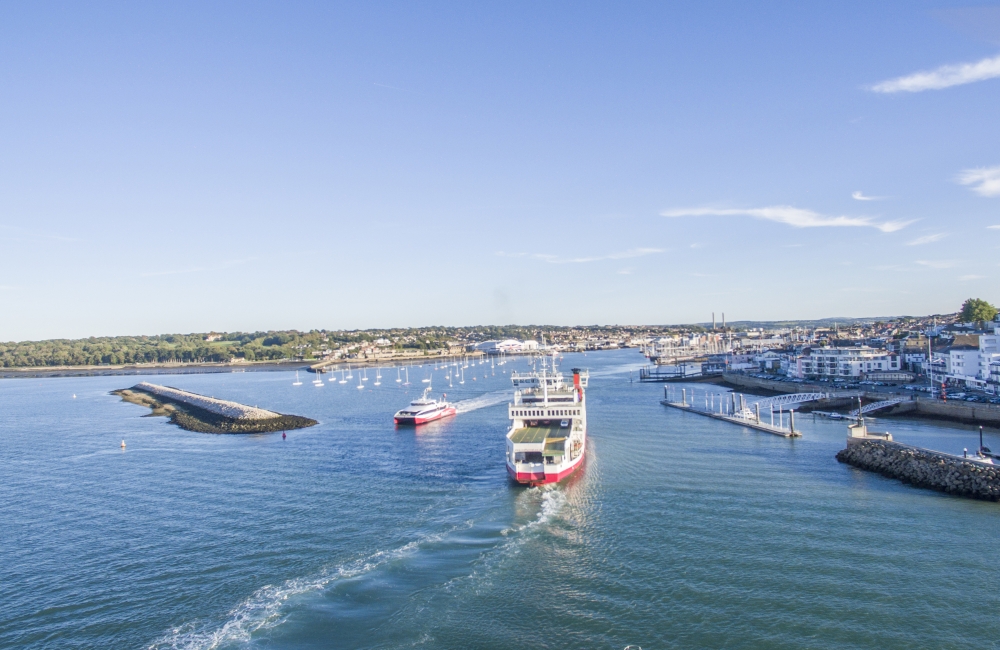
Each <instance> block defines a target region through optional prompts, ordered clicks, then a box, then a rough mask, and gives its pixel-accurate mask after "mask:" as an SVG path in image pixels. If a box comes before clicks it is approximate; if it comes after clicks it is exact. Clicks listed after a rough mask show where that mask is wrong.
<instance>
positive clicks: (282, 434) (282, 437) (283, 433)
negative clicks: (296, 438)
mask: <svg viewBox="0 0 1000 650" xmlns="http://www.w3.org/2000/svg"><path fill="white" fill-rule="evenodd" d="M285 437H286V436H285V432H284V431H282V432H281V439H282V440H284V439H285Z"/></svg>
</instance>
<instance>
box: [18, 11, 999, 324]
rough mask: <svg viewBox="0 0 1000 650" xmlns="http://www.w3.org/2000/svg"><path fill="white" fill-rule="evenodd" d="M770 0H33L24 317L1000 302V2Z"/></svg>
mask: <svg viewBox="0 0 1000 650" xmlns="http://www.w3.org/2000/svg"><path fill="white" fill-rule="evenodd" d="M759 4H762V5H763V6H757V4H755V3H722V2H719V3H703V2H690V3H670V4H669V5H667V4H665V3H649V4H643V3H628V4H623V3H605V4H597V3H563V4H557V3H534V2H532V3H495V4H493V5H487V4H485V3H451V4H444V3H375V2H366V3H354V4H343V5H337V4H333V3H325V2H324V3H315V4H313V3H277V2H275V3H252V2H239V3H204V2H191V3H182V2H172V3H120V4H102V3H86V4H84V3H45V2H38V3H27V2H22V3H4V4H2V5H0V340H14V339H40V338H48V337H57V336H66V337H76V336H90V335H108V334H140V333H160V332H187V331H207V330H211V329H215V330H237V329H239V330H257V329H283V328H300V329H311V328H363V327H388V326H406V325H430V324H452V325H467V324H479V323H523V324H527V323H551V324H580V323H612V324H613V323H678V322H692V321H706V320H708V319H709V318H710V317H711V313H712V312H713V311H714V312H716V313H717V314H720V313H721V312H726V316H727V318H728V319H729V320H736V319H786V318H821V317H827V316H876V315H895V314H925V313H937V312H947V311H954V310H956V309H957V308H958V306H959V305H960V304H961V302H962V301H963V300H964V299H965V298H968V297H970V296H976V297H982V298H985V299H987V300H990V301H993V302H1000V295H998V291H997V278H998V275H1000V273H998V271H1000V267H998V262H1000V256H998V255H997V251H998V248H1000V228H992V229H991V228H990V226H1000V137H998V136H1000V120H998V119H997V111H998V108H997V107H1000V4H992V5H989V6H977V7H969V6H967V5H964V4H951V3H943V2H913V1H908V2H897V3H892V2H886V3H878V4H876V3H870V2H857V3H849V2H838V3H825V4H821V3H794V2H788V3H767V4H763V3H759ZM869 199H870V200H869Z"/></svg>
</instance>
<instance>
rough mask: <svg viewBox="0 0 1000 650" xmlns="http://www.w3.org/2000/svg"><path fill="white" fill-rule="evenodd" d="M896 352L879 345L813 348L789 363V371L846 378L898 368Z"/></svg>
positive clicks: (806, 376)
mask: <svg viewBox="0 0 1000 650" xmlns="http://www.w3.org/2000/svg"><path fill="white" fill-rule="evenodd" d="M899 366H900V359H899V355H898V354H890V353H889V352H888V351H886V350H883V349H879V348H870V347H868V346H862V347H859V348H814V349H813V350H812V351H811V352H810V354H808V355H804V356H800V357H798V358H797V359H795V361H794V364H793V363H791V362H790V363H789V366H788V374H789V375H792V376H794V377H799V378H803V379H804V378H813V377H831V378H832V377H836V378H841V379H848V378H852V377H861V376H862V375H865V374H867V373H869V372H893V371H898V370H899V369H900V367H899Z"/></svg>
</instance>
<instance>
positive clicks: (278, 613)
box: [147, 398, 566, 650]
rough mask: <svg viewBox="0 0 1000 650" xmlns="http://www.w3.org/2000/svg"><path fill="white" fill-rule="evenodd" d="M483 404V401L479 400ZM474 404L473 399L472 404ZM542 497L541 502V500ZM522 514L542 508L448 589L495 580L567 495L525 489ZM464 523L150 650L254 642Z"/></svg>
mask: <svg viewBox="0 0 1000 650" xmlns="http://www.w3.org/2000/svg"><path fill="white" fill-rule="evenodd" d="M477 399H480V398H477ZM469 401H472V400H469ZM539 493H541V498H540V499H539ZM518 502H519V503H518V504H517V506H516V507H517V508H518V509H525V510H529V509H530V510H533V509H535V508H537V509H538V513H537V515H536V516H535V517H533V518H532V519H530V520H529V521H527V522H524V523H519V524H516V525H513V526H510V527H508V528H506V529H504V530H502V531H501V535H502V536H503V539H502V541H500V542H499V545H498V546H494V547H493V549H492V550H491V551H484V552H483V554H482V555H481V556H480V559H479V561H478V562H477V563H476V564H478V566H477V567H476V568H475V569H474V570H473V572H472V574H471V575H467V576H465V577H464V579H463V578H459V579H453V580H451V581H449V582H448V583H446V584H445V585H444V587H445V589H446V590H447V591H450V590H452V589H454V588H456V587H459V585H460V584H461V583H463V582H465V581H468V580H470V579H471V580H472V581H473V582H474V583H475V582H481V581H482V580H484V579H487V577H488V576H490V575H492V573H493V569H494V568H495V567H496V565H497V564H499V563H503V562H505V561H506V560H508V559H509V558H511V557H514V556H515V555H516V554H517V553H518V551H519V549H520V547H521V545H522V544H523V543H524V542H525V541H526V539H528V538H530V537H532V535H530V534H529V533H530V532H531V531H535V530H544V527H545V526H546V524H548V523H549V522H551V521H552V520H553V519H554V518H555V517H557V516H558V515H559V512H560V511H561V510H562V509H563V507H564V506H565V504H566V495H565V493H564V492H563V490H561V489H559V488H556V487H554V486H543V487H539V488H530V489H528V490H524V492H523V493H522V495H520V496H519V498H518ZM473 525H474V522H472V521H466V522H463V523H462V524H459V525H456V526H452V527H450V528H449V529H448V530H446V531H442V532H441V533H437V534H433V535H426V536H424V537H422V538H420V539H418V540H414V541H412V542H409V543H407V544H404V545H403V546H400V547H398V548H395V549H390V550H385V551H379V552H376V553H372V554H370V555H368V556H366V557H363V558H360V559H358V560H355V561H353V562H348V563H345V564H341V565H338V566H335V567H331V568H328V569H324V570H322V571H320V572H319V573H317V574H315V575H313V576H309V577H305V578H295V579H292V580H286V581H285V582H284V583H282V584H280V585H267V586H264V587H261V588H260V589H258V590H257V591H255V592H254V593H253V594H252V595H250V596H249V597H248V598H246V599H245V600H243V601H242V602H241V603H239V604H238V605H237V606H236V607H234V608H233V609H232V610H230V611H229V613H228V615H227V616H226V618H225V621H224V622H221V623H220V621H218V620H216V621H206V620H194V621H189V622H187V623H184V624H183V625H179V626H177V627H175V628H172V629H170V630H169V631H168V632H167V633H166V634H164V635H163V636H161V637H160V638H158V639H156V640H155V641H153V642H152V643H150V644H149V645H148V646H147V648H148V650H168V649H176V650H215V649H216V648H222V647H230V646H234V645H242V644H247V643H250V642H251V641H252V640H253V636H254V634H255V633H259V632H262V631H266V630H270V629H273V628H275V627H278V626H279V625H281V624H282V623H284V622H285V621H286V620H287V618H288V616H289V614H290V613H291V612H292V610H293V607H294V605H295V603H296V601H298V600H300V599H301V598H303V597H308V596H309V595H311V594H319V593H321V592H323V591H324V590H326V589H327V588H329V587H330V586H331V585H333V584H334V583H336V582H337V581H340V580H347V579H350V578H355V577H357V576H363V575H365V574H368V573H371V572H373V571H377V570H378V569H380V568H382V567H384V566H385V565H387V564H390V563H392V562H394V561H398V560H401V559H404V558H407V557H409V556H411V555H414V554H416V553H418V552H420V549H421V548H422V547H425V546H426V545H428V544H435V543H438V542H441V541H444V540H445V539H447V538H448V537H449V536H450V535H451V534H452V533H454V532H456V531H457V530H458V529H460V528H467V527H469V526H473Z"/></svg>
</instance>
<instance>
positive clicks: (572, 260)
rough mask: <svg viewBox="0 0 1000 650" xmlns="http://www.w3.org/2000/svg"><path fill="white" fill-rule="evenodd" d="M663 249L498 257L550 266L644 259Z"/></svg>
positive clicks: (498, 253) (508, 254) (499, 253)
mask: <svg viewBox="0 0 1000 650" xmlns="http://www.w3.org/2000/svg"><path fill="white" fill-rule="evenodd" d="M662 252H664V250H663V249H662V248H632V249H629V250H627V251H621V252H618V253H608V254H607V255H595V256H593V257H562V256H560V255H553V254H550V253H505V252H504V251H497V256H498V257H530V258H531V259H536V260H542V261H543V262H548V263H549V264H586V263H588V262H601V261H604V260H627V259H631V258H633V257H643V256H645V255H655V254H657V253H662Z"/></svg>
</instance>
